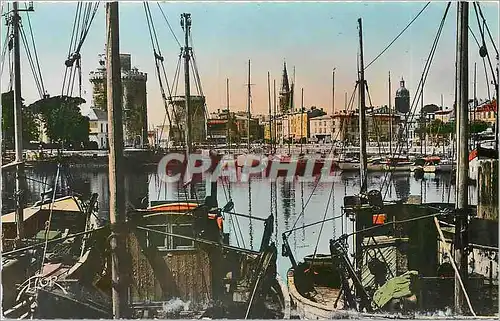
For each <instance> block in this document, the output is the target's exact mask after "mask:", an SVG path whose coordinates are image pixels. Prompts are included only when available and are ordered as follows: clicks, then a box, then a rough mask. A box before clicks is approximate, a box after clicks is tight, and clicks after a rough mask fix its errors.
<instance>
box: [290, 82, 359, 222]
mask: <svg viewBox="0 0 500 321" xmlns="http://www.w3.org/2000/svg"><path fill="white" fill-rule="evenodd" d="M357 87H358V84H357V83H356V85H355V86H354V91H353V93H352V95H351V100H350V102H349V106H348V107H347V109H348V110H346V112H347V111H349V110H350V109H351V108H352V106H353V105H352V103H353V102H354V95H355V93H356V88H357ZM344 125H345V122H343V121H342V122H341V123H340V130H339V131H337V134H336V135H335V139H332V144H331V147H330V150H329V152H328V154H331V153H332V151H333V150H334V148H335V145H334V143H333V142H334V141H335V140H336V139H337V138H338V136H339V135H340V133H341V131H342V129H343V127H344ZM318 185H319V180H317V181H316V182H315V184H314V186H313V189H312V191H311V194H310V195H309V197H308V199H307V201H306V203H305V204H304V208H303V209H302V211H301V212H300V213H299V215H298V216H297V218H296V219H295V222H294V223H293V226H292V230H293V229H294V228H295V226H296V225H297V222H298V221H299V219H300V217H301V216H302V215H304V210H305V208H306V207H307V205H308V204H309V202H310V201H311V198H312V196H313V195H314V192H315V191H316V188H317V187H318Z"/></svg>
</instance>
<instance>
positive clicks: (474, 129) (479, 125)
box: [469, 120, 489, 134]
mask: <svg viewBox="0 0 500 321" xmlns="http://www.w3.org/2000/svg"><path fill="white" fill-rule="evenodd" d="M488 127H489V124H488V123H487V122H484V121H482V120H476V121H473V122H471V123H470V124H469V132H470V133H471V134H477V133H480V132H484V131H485V130H486V129H487V128H488Z"/></svg>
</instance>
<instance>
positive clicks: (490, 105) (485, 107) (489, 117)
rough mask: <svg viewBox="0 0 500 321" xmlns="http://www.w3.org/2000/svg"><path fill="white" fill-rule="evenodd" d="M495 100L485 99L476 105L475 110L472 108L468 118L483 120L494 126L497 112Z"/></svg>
mask: <svg viewBox="0 0 500 321" xmlns="http://www.w3.org/2000/svg"><path fill="white" fill-rule="evenodd" d="M497 108H498V107H497V101H496V100H492V101H486V102H484V103H482V104H481V105H479V106H477V107H476V109H475V111H474V109H473V110H472V113H471V115H469V119H470V120H471V121H473V120H478V121H484V122H486V123H488V124H490V126H494V125H495V123H496V112H497Z"/></svg>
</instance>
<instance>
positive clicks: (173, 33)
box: [156, 2, 182, 47]
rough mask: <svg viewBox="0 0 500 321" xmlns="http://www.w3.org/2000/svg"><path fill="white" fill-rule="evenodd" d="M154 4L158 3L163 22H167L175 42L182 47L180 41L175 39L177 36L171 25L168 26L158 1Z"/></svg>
mask: <svg viewBox="0 0 500 321" xmlns="http://www.w3.org/2000/svg"><path fill="white" fill-rule="evenodd" d="M156 4H157V5H158V8H159V9H160V12H161V14H162V16H163V18H164V19H165V22H166V23H167V26H168V29H170V32H171V33H172V36H173V37H174V39H175V41H176V42H177V45H179V47H182V45H181V43H180V42H179V39H177V36H176V35H175V32H174V30H173V29H172V26H170V23H169V22H168V19H167V16H166V15H165V13H164V12H163V9H162V8H161V6H160V3H159V2H157V3H156Z"/></svg>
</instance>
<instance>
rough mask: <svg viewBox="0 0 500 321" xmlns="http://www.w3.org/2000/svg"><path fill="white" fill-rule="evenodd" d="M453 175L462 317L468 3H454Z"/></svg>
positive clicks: (457, 304)
mask: <svg viewBox="0 0 500 321" xmlns="http://www.w3.org/2000/svg"><path fill="white" fill-rule="evenodd" d="M457 17H458V19H457V23H458V25H457V29H458V30H457V63H456V68H457V92H456V95H457V97H456V101H457V108H456V111H457V115H456V119H457V175H456V186H457V188H456V203H455V209H456V216H455V217H456V219H455V262H456V263H457V265H458V269H459V272H460V273H457V275H456V276H455V313H456V314H459V315H461V314H462V312H463V311H462V306H463V295H464V293H463V292H462V289H461V287H460V279H459V278H460V277H462V280H464V282H465V280H466V279H467V267H468V265H467V255H466V254H465V247H466V245H467V230H468V222H467V208H468V200H469V197H468V185H467V181H468V178H469V176H468V175H469V159H468V156H469V149H468V146H467V139H468V136H469V135H468V134H469V133H468V131H469V110H468V101H469V97H468V94H469V86H468V85H469V84H468V82H469V75H468V73H469V61H468V51H469V44H468V25H469V24H468V20H469V3H468V2H465V1H461V2H458V9H457Z"/></svg>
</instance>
